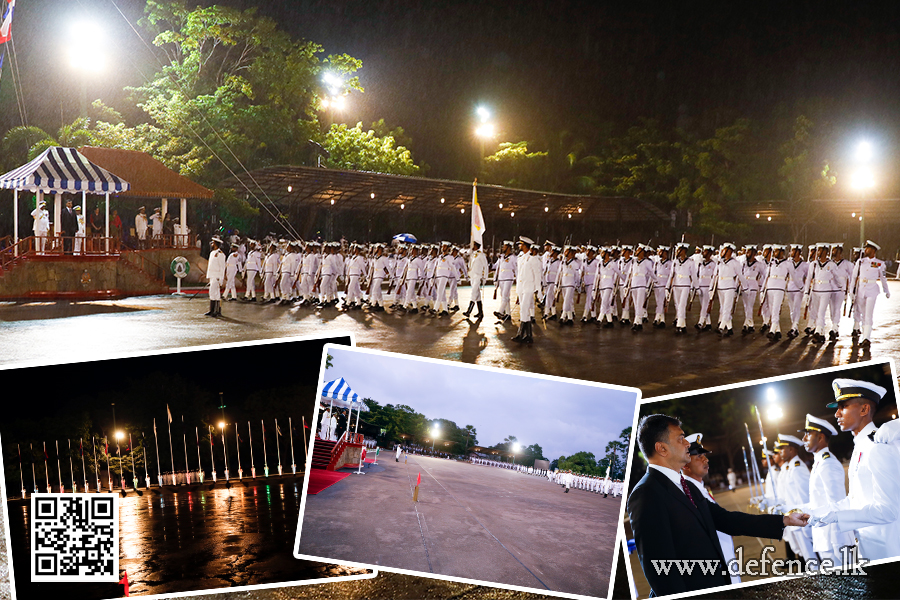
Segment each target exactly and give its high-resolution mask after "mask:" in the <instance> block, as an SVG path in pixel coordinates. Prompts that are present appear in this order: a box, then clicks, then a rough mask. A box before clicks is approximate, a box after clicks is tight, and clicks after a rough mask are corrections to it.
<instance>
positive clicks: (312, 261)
mask: <svg viewBox="0 0 900 600" xmlns="http://www.w3.org/2000/svg"><path fill="white" fill-rule="evenodd" d="M319 260H320V257H319V255H318V254H316V253H315V252H307V253H306V254H304V255H303V260H302V262H301V263H300V289H299V293H300V299H301V300H310V299H312V289H313V285H314V284H315V280H316V273H317V272H318V271H319Z"/></svg>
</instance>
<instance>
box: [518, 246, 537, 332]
mask: <svg viewBox="0 0 900 600" xmlns="http://www.w3.org/2000/svg"><path fill="white" fill-rule="evenodd" d="M540 291H541V259H540V257H539V256H532V255H531V253H529V252H523V253H520V254H519V258H518V264H517V265H516V295H518V297H519V320H520V321H521V322H523V323H526V322H528V321H530V320H531V319H533V318H534V295H535V293H538V292H540Z"/></svg>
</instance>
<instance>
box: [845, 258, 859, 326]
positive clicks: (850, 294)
mask: <svg viewBox="0 0 900 600" xmlns="http://www.w3.org/2000/svg"><path fill="white" fill-rule="evenodd" d="M858 292H859V270H858V269H857V271H856V279H855V280H854V281H853V290H852V291H848V293H847V297H845V298H844V306H848V310H847V314H845V315H844V316H845V317H849V316H852V315H853V307H854V306H855V305H856V295H857V293H858ZM847 300H850V302H849V303H848V302H847Z"/></svg>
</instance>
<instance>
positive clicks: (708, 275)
mask: <svg viewBox="0 0 900 600" xmlns="http://www.w3.org/2000/svg"><path fill="white" fill-rule="evenodd" d="M715 251H716V249H715V248H713V247H712V246H709V245H707V246H703V251H702V252H701V253H700V260H698V261H697V282H698V283H697V295H698V296H699V298H700V319H699V320H698V321H697V324H696V325H694V327H695V328H696V329H697V330H698V331H709V330H710V329H712V319H711V318H710V312H712V298H711V296H710V292H709V290H710V286H712V281H713V275H714V274H715V272H716V261H714V260H713V253H714V252H715ZM695 256H696V254H695Z"/></svg>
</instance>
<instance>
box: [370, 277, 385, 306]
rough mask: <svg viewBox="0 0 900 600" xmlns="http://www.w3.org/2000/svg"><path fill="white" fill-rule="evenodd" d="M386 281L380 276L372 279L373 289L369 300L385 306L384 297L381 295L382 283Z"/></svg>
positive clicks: (376, 304)
mask: <svg viewBox="0 0 900 600" xmlns="http://www.w3.org/2000/svg"><path fill="white" fill-rule="evenodd" d="M382 282H384V279H382V278H380V277H375V278H373V279H372V290H371V293H370V294H369V301H370V302H371V303H372V304H374V305H375V306H383V305H384V299H383V298H382V295H381V284H382Z"/></svg>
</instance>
